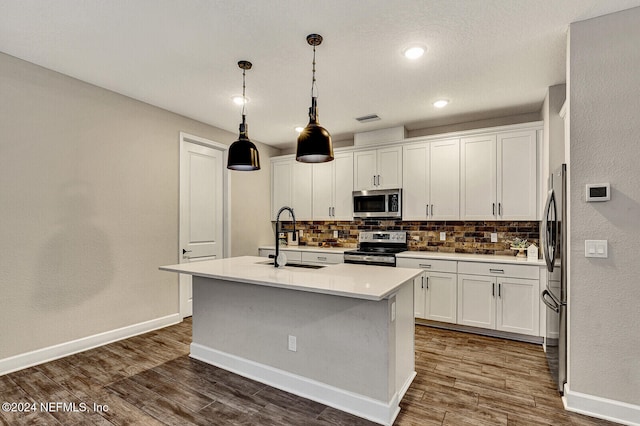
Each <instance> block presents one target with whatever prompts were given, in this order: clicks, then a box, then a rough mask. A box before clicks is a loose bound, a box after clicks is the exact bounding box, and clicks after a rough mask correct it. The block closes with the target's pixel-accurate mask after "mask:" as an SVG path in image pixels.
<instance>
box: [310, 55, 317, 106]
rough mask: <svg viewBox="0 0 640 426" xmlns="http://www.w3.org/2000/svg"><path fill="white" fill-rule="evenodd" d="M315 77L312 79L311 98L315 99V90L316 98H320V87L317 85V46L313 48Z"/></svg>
mask: <svg viewBox="0 0 640 426" xmlns="http://www.w3.org/2000/svg"><path fill="white" fill-rule="evenodd" d="M312 75H313V77H312V78H311V97H312V98H313V97H314V96H313V90H314V89H315V91H316V96H315V97H318V86H317V85H316V46H315V45H314V46H313V74H312Z"/></svg>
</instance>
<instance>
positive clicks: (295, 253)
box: [258, 249, 302, 262]
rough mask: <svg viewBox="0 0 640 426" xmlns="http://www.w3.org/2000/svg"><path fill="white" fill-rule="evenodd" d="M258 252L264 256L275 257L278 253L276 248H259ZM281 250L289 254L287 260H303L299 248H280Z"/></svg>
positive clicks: (286, 254)
mask: <svg viewBox="0 0 640 426" xmlns="http://www.w3.org/2000/svg"><path fill="white" fill-rule="evenodd" d="M258 252H259V254H260V256H262V257H269V256H271V257H273V256H275V255H276V251H275V249H259V250H258ZM280 252H281V253H284V254H285V256H287V261H291V260H293V261H294V262H295V261H298V262H300V261H301V260H302V258H301V255H300V251H299V250H289V249H280Z"/></svg>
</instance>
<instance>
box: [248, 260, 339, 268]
mask: <svg viewBox="0 0 640 426" xmlns="http://www.w3.org/2000/svg"><path fill="white" fill-rule="evenodd" d="M256 264H258V265H273V260H266V261H264V262H256ZM325 266H327V265H314V264H312V263H287V264H286V265H285V266H284V267H285V268H288V267H292V268H306V269H320V268H324V267H325Z"/></svg>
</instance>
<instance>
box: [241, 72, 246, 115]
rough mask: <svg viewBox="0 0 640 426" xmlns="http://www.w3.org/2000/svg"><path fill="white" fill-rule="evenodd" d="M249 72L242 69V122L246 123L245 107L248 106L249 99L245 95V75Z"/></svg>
mask: <svg viewBox="0 0 640 426" xmlns="http://www.w3.org/2000/svg"><path fill="white" fill-rule="evenodd" d="M246 72H247V70H246V69H242V121H244V116H245V113H244V107H245V105H247V98H246V97H245V95H244V93H245V73H246Z"/></svg>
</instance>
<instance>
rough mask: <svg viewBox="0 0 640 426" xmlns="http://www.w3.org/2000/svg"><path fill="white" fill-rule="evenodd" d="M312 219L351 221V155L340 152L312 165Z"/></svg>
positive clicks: (350, 153)
mask: <svg viewBox="0 0 640 426" xmlns="http://www.w3.org/2000/svg"><path fill="white" fill-rule="evenodd" d="M312 181H313V196H312V206H313V219H314V220H352V219H353V196H352V194H353V153H352V152H340V153H336V154H335V155H334V160H333V161H330V162H328V163H318V164H314V165H313V179H312Z"/></svg>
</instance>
